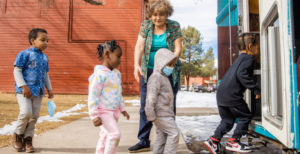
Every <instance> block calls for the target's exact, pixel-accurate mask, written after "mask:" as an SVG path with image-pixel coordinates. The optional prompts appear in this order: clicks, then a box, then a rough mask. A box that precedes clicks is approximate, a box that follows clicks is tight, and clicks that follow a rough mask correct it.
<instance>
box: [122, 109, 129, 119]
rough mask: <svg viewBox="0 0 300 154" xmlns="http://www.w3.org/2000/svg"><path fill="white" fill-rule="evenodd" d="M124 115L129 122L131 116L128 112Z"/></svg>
mask: <svg viewBox="0 0 300 154" xmlns="http://www.w3.org/2000/svg"><path fill="white" fill-rule="evenodd" d="M122 114H123V116H124V117H126V119H127V120H129V119H130V116H129V114H128V113H127V112H126V111H123V112H122Z"/></svg>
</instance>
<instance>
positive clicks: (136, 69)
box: [134, 65, 143, 82]
mask: <svg viewBox="0 0 300 154" xmlns="http://www.w3.org/2000/svg"><path fill="white" fill-rule="evenodd" d="M141 75H143V72H142V68H141V66H140V65H135V66H134V78H135V80H136V81H137V82H140V76H141Z"/></svg>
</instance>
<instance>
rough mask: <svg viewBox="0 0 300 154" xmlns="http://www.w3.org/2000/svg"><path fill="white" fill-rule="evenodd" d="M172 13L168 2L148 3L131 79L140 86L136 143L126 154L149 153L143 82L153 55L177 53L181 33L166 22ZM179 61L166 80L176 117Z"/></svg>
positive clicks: (178, 52) (151, 67) (150, 67)
mask: <svg viewBox="0 0 300 154" xmlns="http://www.w3.org/2000/svg"><path fill="white" fill-rule="evenodd" d="M172 13H173V7H172V6H171V5H170V3H169V1H168V0H152V1H150V2H149V9H148V15H149V17H150V19H149V20H144V21H143V22H142V25H141V27H140V32H139V35H138V39H137V43H136V46H135V53H134V77H135V79H136V80H137V81H138V82H140V88H141V89H140V96H141V107H140V124H139V132H138V139H139V140H140V141H139V143H137V144H136V145H134V146H132V147H130V148H129V149H128V150H129V151H130V152H143V151H149V150H150V140H149V135H150V131H151V128H152V122H151V121H147V118H146V114H145V103H146V95H147V79H148V78H149V77H150V75H151V74H152V72H153V67H154V57H155V54H156V51H157V50H159V49H161V48H167V49H169V50H171V51H172V52H173V53H174V54H175V55H176V57H177V58H179V56H180V52H181V37H182V33H181V29H180V25H179V23H178V22H176V21H173V20H170V19H168V17H170V16H171V15H172ZM180 65H181V64H180V61H179V60H178V61H177V62H176V64H175V66H174V71H173V73H172V75H171V76H170V77H169V80H170V83H171V86H172V89H173V94H174V113H176V94H177V92H178V82H179V78H180V69H181V67H180Z"/></svg>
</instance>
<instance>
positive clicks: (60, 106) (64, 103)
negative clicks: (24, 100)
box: [0, 93, 139, 147]
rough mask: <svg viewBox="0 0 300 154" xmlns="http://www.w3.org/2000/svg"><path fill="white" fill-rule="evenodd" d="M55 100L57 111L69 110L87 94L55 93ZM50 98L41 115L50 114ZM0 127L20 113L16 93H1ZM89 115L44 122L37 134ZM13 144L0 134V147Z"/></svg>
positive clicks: (15, 118) (80, 102) (84, 109)
mask: <svg viewBox="0 0 300 154" xmlns="http://www.w3.org/2000/svg"><path fill="white" fill-rule="evenodd" d="M124 99H125V100H128V99H139V96H124ZM53 100H54V102H55V104H56V112H60V111H64V110H68V109H70V108H72V107H74V106H75V105H76V104H86V103H87V95H55V96H54V99H53ZM47 102H48V98H47V97H44V99H43V101H42V106H41V113H40V116H45V115H48V111H47ZM0 108H1V110H0V128H2V127H3V126H5V125H6V124H10V123H11V122H13V121H16V120H17V118H18V115H19V105H18V102H17V98H16V97H15V94H14V93H0ZM86 111H87V107H84V108H83V109H82V110H79V111H77V112H78V113H82V112H86ZM85 116H87V114H86V113H83V114H80V115H73V116H69V117H64V118H62V119H61V120H63V121H60V122H42V123H39V124H37V126H36V128H37V129H36V130H37V131H36V132H35V133H36V134H41V133H43V132H45V131H48V130H51V129H55V128H57V127H59V126H62V125H65V124H68V123H70V122H72V121H75V120H78V119H80V118H82V117H85ZM9 144H11V135H0V147H3V146H7V145H9Z"/></svg>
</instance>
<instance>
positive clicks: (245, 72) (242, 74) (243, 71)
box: [237, 58, 260, 95]
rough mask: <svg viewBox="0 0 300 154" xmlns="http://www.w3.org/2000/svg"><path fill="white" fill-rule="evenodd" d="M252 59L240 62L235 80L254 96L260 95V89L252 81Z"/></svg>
mask: <svg viewBox="0 0 300 154" xmlns="http://www.w3.org/2000/svg"><path fill="white" fill-rule="evenodd" d="M253 63H254V59H253V58H250V59H247V60H245V61H243V62H241V64H240V66H239V67H238V70H237V78H238V80H239V81H240V83H241V84H242V85H243V86H244V87H246V88H248V89H250V90H251V91H253V92H254V94H255V95H257V94H260V89H259V86H258V84H257V83H256V82H255V80H254V76H253V74H252V73H251V72H253Z"/></svg>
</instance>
